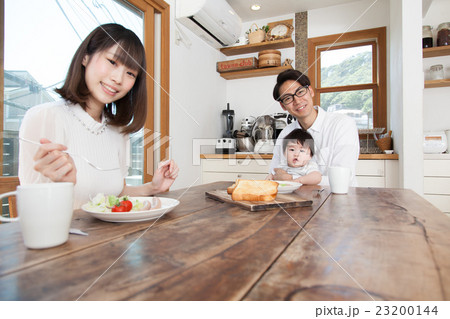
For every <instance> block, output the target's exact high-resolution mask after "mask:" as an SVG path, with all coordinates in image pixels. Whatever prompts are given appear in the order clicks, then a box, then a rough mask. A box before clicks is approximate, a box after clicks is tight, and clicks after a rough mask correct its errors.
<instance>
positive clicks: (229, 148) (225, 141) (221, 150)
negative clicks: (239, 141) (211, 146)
mask: <svg viewBox="0 0 450 319" xmlns="http://www.w3.org/2000/svg"><path fill="white" fill-rule="evenodd" d="M234 153H236V140H235V139H234V138H225V137H224V138H219V139H217V141H216V154H234Z"/></svg>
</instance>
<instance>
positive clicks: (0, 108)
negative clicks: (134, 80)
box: [0, 0, 170, 183]
mask: <svg viewBox="0 0 450 319" xmlns="http://www.w3.org/2000/svg"><path fill="white" fill-rule="evenodd" d="M124 1H126V2H128V3H129V4H130V5H132V6H135V7H136V8H138V9H139V10H141V11H142V12H143V13H144V47H145V50H146V58H147V61H146V62H147V73H148V80H147V92H148V94H147V95H148V101H147V105H148V112H147V119H146V122H145V126H144V129H145V131H144V132H150V133H149V134H148V135H151V134H153V133H154V127H155V123H154V116H155V103H154V95H155V89H154V83H153V79H154V78H155V62H156V61H155V53H154V44H155V43H154V42H155V18H154V15H155V14H160V15H161V33H160V38H161V54H160V57H161V59H160V61H159V63H160V65H161V68H160V70H161V71H160V75H159V77H160V79H161V81H160V105H159V107H160V110H159V113H160V114H161V116H160V119H159V121H160V128H161V129H160V133H161V137H164V136H167V137H168V136H169V124H170V122H169V114H170V112H169V110H170V109H169V102H170V97H169V94H170V90H169V89H170V87H169V84H170V65H169V63H170V52H169V50H170V6H169V4H167V3H166V2H165V1H163V0H124ZM4 16H5V1H4V0H0V32H1V34H4V32H5V23H4ZM0 86H1V88H0V117H1V125H0V180H1V179H4V178H7V179H8V178H9V179H11V178H12V177H9V176H8V177H6V176H3V121H4V37H2V39H1V40H0ZM144 139H145V140H151V141H150V142H149V143H145V144H144V172H143V182H144V183H147V182H150V181H151V180H152V179H153V173H154V167H155V163H154V158H155V154H156V153H155V152H157V151H158V150H159V152H160V154H159V155H160V158H161V160H164V159H168V158H169V143H168V142H167V143H164V144H162V145H160V146H159V148H158V149H157V150H154V141H153V138H152V139H149V138H148V137H146V136H145V135H144ZM13 178H17V179H18V177H17V176H14V177H13Z"/></svg>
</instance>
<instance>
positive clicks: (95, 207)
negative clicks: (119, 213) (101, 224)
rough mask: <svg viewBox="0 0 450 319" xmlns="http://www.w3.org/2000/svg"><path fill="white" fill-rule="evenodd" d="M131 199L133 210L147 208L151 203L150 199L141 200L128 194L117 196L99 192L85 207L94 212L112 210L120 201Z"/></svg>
mask: <svg viewBox="0 0 450 319" xmlns="http://www.w3.org/2000/svg"><path fill="white" fill-rule="evenodd" d="M126 200H129V201H130V202H131V203H132V204H133V207H132V208H131V211H139V210H143V209H144V208H147V207H146V206H147V205H148V204H149V203H148V201H144V202H143V201H140V200H137V199H133V198H130V197H128V196H122V197H117V196H114V195H105V194H103V193H98V194H97V195H95V197H94V198H92V199H91V200H90V201H89V202H88V203H87V204H86V206H85V208H86V209H87V210H89V211H92V212H99V213H102V212H106V213H107V212H111V209H112V208H113V207H114V206H118V205H119V204H120V202H122V201H126Z"/></svg>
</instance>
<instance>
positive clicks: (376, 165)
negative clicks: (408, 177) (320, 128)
mask: <svg viewBox="0 0 450 319" xmlns="http://www.w3.org/2000/svg"><path fill="white" fill-rule="evenodd" d="M201 161H202V162H201V165H202V183H203V184H206V183H212V182H217V181H230V182H232V181H235V180H236V179H237V178H243V179H265V178H266V176H267V174H268V172H269V166H270V162H271V159H255V158H245V159H237V158H221V159H218V158H202V160H201ZM356 178H357V181H358V186H360V187H390V188H396V187H398V185H399V179H398V160H359V161H358V163H357V166H356Z"/></svg>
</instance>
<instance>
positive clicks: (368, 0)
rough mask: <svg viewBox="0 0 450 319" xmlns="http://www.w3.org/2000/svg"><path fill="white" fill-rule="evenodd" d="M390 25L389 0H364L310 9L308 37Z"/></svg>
mask: <svg viewBox="0 0 450 319" xmlns="http://www.w3.org/2000/svg"><path fill="white" fill-rule="evenodd" d="M383 26H389V1H388V0H378V1H373V0H363V1H357V2H351V3H347V4H343V5H339V6H334V7H328V8H324V9H315V10H310V11H308V38H315V37H320V36H324V35H329V34H338V33H342V32H349V31H357V30H364V29H371V28H378V27H383Z"/></svg>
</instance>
